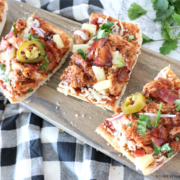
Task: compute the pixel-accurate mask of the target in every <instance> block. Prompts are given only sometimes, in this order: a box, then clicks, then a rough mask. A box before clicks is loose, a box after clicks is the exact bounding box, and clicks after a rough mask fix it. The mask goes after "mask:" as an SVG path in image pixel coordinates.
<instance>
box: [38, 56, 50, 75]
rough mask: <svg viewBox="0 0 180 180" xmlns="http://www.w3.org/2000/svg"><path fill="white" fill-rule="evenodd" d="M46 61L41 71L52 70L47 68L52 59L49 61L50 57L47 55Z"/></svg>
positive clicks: (40, 68)
mask: <svg viewBox="0 0 180 180" xmlns="http://www.w3.org/2000/svg"><path fill="white" fill-rule="evenodd" d="M45 61H46V63H45V64H42V65H41V66H40V67H39V70H41V71H45V70H47V71H48V72H50V71H49V70H48V69H47V66H48V65H49V63H50V61H49V59H48V57H47V56H45ZM50 73H51V72H50Z"/></svg>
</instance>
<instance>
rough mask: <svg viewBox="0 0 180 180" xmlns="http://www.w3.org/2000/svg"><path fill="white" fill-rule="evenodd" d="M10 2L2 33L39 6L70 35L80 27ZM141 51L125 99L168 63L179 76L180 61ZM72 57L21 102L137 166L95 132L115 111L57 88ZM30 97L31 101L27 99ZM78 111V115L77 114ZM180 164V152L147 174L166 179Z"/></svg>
mask: <svg viewBox="0 0 180 180" xmlns="http://www.w3.org/2000/svg"><path fill="white" fill-rule="evenodd" d="M7 3H8V6H9V11H8V16H7V22H6V26H5V28H4V31H3V34H2V36H4V35H6V34H7V33H8V32H9V30H10V28H11V26H12V22H13V21H16V20H17V19H18V18H22V19H23V20H25V19H26V18H27V17H28V16H30V15H31V14H32V13H34V12H36V10H38V12H37V15H38V16H40V17H41V18H43V19H45V20H46V21H47V22H48V23H50V24H52V25H54V26H56V27H58V28H60V29H61V30H63V31H65V32H66V33H67V34H68V35H70V36H72V34H73V32H74V30H75V29H78V28H79V27H81V24H80V23H77V22H75V21H72V20H69V19H66V18H64V17H61V16H59V15H55V14H53V13H50V12H47V11H44V10H41V9H37V8H35V7H31V6H29V5H27V4H24V3H20V2H16V1H13V0H7ZM141 51H142V52H141V55H140V56H139V58H138V62H137V64H136V66H135V68H134V70H133V72H132V75H131V79H130V82H129V84H128V86H127V89H126V92H125V95H124V96H123V98H122V99H124V97H125V96H127V95H129V94H131V93H134V92H141V90H142V88H143V86H144V85H145V84H146V83H148V82H150V81H152V80H153V79H154V77H155V76H156V75H157V73H158V72H159V71H160V70H161V69H162V68H164V67H165V66H168V65H169V64H170V65H171V68H172V70H173V71H174V72H175V74H176V75H177V76H178V77H179V78H180V70H179V67H180V62H179V61H176V60H174V59H171V58H169V57H166V56H163V55H161V54H158V53H156V52H153V51H150V50H148V49H145V48H142V49H141ZM70 55H71V54H70ZM70 55H69V57H70ZM69 57H68V58H67V61H66V63H65V64H64V65H63V67H62V68H61V69H60V70H59V71H58V72H57V73H55V74H54V75H53V76H52V78H51V79H50V81H48V82H47V84H45V85H43V86H42V87H40V88H39V89H38V91H37V92H36V93H35V94H34V95H33V96H31V97H29V98H28V99H26V100H24V101H23V102H21V103H20V104H21V105H22V106H24V107H26V108H27V109H29V110H30V111H32V112H33V113H35V114H37V115H39V116H40V117H42V118H44V119H45V120H47V121H49V122H50V123H52V124H54V125H55V126H57V127H59V128H61V129H63V130H65V131H66V132H68V133H69V134H71V135H73V136H75V137H76V138H78V139H80V140H82V141H84V142H85V143H87V144H89V145H90V146H92V147H94V148H96V149H97V150H99V151H101V152H103V153H104V154H106V155H108V156H110V157H112V158H113V159H115V160H117V161H119V162H121V163H122V164H124V165H126V166H128V167H130V168H132V169H133V170H135V166H134V165H133V164H132V163H131V162H130V161H129V160H127V159H126V157H122V156H120V157H119V156H118V155H119V153H118V152H117V151H115V150H114V149H113V148H112V147H111V146H108V145H107V143H106V141H105V140H104V139H103V138H101V137H100V136H99V135H97V134H96V133H95V132H94V131H95V129H96V127H97V126H99V124H101V123H102V122H103V121H104V120H105V118H107V117H111V116H112V114H113V112H111V111H105V110H103V109H101V108H99V107H96V106H94V105H92V104H89V103H87V102H83V101H81V100H77V99H75V98H73V97H70V96H65V95H64V94H61V93H59V92H58V91H57V90H56V88H57V86H58V84H59V82H60V79H59V77H60V75H61V74H62V72H63V70H64V68H65V67H67V65H68V61H69V59H70V58H69ZM29 100H31V101H30V102H29V103H27V102H28V101H29ZM58 104H59V105H58ZM77 115H78V117H76V116H77ZM47 136H48V134H47ZM179 166H180V154H178V155H177V156H175V158H173V159H172V160H171V161H170V162H168V163H167V164H165V165H164V166H163V167H161V168H160V169H159V170H158V171H156V172H155V173H153V174H152V175H151V176H148V177H149V178H150V179H164V178H163V175H168V178H167V177H166V178H165V179H173V176H178V175H179V176H180V170H179ZM170 175H172V176H170Z"/></svg>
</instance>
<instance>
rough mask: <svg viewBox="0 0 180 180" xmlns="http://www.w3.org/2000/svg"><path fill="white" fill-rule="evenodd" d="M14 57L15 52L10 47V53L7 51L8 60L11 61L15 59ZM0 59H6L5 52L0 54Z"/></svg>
mask: <svg viewBox="0 0 180 180" xmlns="http://www.w3.org/2000/svg"><path fill="white" fill-rule="evenodd" d="M15 56H16V50H15V48H14V47H11V48H10V51H9V59H10V60H11V59H13V58H15ZM0 59H1V60H6V59H7V51H3V52H1V53H0Z"/></svg>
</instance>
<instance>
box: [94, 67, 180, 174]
mask: <svg viewBox="0 0 180 180" xmlns="http://www.w3.org/2000/svg"><path fill="white" fill-rule="evenodd" d="M96 132H97V133H98V134H100V135H101V136H102V137H103V138H104V139H105V140H106V141H107V142H108V143H109V144H111V145H112V146H113V147H114V148H115V149H116V150H117V151H118V152H120V153H122V154H123V155H124V156H126V157H127V158H128V159H129V160H131V161H132V162H133V163H134V164H135V166H136V168H137V169H140V170H142V172H143V174H144V175H149V174H151V173H153V172H154V171H156V170H157V169H159V168H160V167H161V166H162V165H163V164H164V163H166V162H168V161H169V160H170V159H172V158H173V157H174V156H175V155H176V154H177V153H178V152H179V151H180V80H179V79H178V78H177V77H176V76H175V74H174V73H173V71H172V70H171V69H170V67H166V68H164V69H163V70H161V71H160V73H159V74H158V75H157V77H156V78H155V80H154V81H152V82H150V83H148V84H146V85H145V86H144V88H143V91H142V92H141V93H135V94H132V95H130V96H128V97H127V98H126V99H125V100H124V101H123V102H122V105H121V108H120V107H118V108H117V109H116V113H115V115H114V116H113V117H112V118H107V119H106V120H105V121H104V122H103V123H102V124H101V125H100V126H99V127H98V128H97V129H96Z"/></svg>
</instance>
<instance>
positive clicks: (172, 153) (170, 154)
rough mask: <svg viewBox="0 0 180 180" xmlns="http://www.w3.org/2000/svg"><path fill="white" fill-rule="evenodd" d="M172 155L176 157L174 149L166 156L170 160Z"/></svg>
mask: <svg viewBox="0 0 180 180" xmlns="http://www.w3.org/2000/svg"><path fill="white" fill-rule="evenodd" d="M172 155H174V149H171V150H170V151H169V152H168V153H167V154H166V155H165V156H166V157H167V158H170V157H171V156H172Z"/></svg>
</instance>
